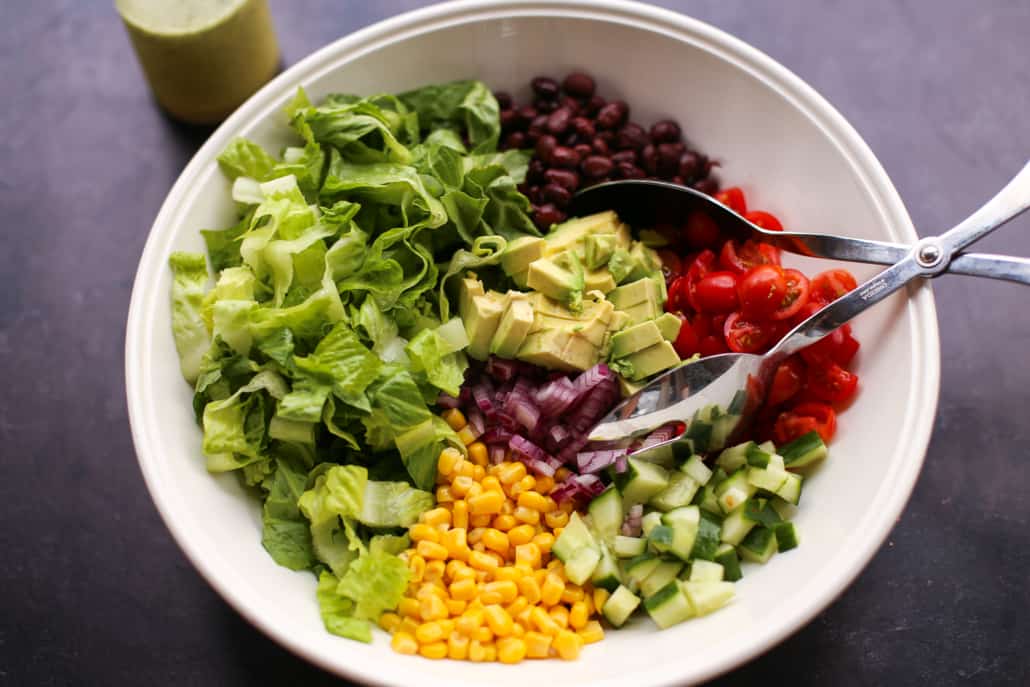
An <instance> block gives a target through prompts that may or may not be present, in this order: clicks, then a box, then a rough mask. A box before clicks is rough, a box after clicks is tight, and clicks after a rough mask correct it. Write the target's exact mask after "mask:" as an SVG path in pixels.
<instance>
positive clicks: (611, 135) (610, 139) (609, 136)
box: [597, 131, 615, 148]
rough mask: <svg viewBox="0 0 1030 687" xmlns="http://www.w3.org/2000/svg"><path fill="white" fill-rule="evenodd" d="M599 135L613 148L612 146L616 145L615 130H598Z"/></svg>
mask: <svg viewBox="0 0 1030 687" xmlns="http://www.w3.org/2000/svg"><path fill="white" fill-rule="evenodd" d="M597 137H598V138H600V139H601V140H602V141H604V142H605V143H607V144H608V147H609V148H611V147H612V146H614V145H615V132H614V131H599V132H597Z"/></svg>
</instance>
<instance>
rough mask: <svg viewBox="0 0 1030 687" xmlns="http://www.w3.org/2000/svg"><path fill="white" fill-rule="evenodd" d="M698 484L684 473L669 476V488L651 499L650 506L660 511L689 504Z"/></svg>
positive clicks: (677, 472) (674, 473)
mask: <svg viewBox="0 0 1030 687" xmlns="http://www.w3.org/2000/svg"><path fill="white" fill-rule="evenodd" d="M697 488H698V484H697V482H696V481H694V479H693V478H692V477H691V476H690V475H688V474H686V473H685V472H679V471H676V472H672V473H670V474H669V486H667V487H666V488H665V489H663V490H662V491H660V492H659V493H657V494H655V495H654V496H652V497H651V501H650V503H651V505H652V506H654V507H655V508H657V509H658V510H662V511H669V510H672V509H673V508H679V507H680V506H686V505H688V504H690V502H691V500H693V498H694V494H696V493H697Z"/></svg>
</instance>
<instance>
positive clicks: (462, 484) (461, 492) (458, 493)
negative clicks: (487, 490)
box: [451, 475, 475, 499]
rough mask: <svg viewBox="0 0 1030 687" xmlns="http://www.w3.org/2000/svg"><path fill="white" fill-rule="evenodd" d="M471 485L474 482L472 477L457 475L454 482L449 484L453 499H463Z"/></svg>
mask: <svg viewBox="0 0 1030 687" xmlns="http://www.w3.org/2000/svg"><path fill="white" fill-rule="evenodd" d="M473 484H475V481H474V480H473V479H472V477H466V476H465V475H458V476H457V477H455V478H454V481H453V482H451V494H453V495H454V497H455V498H459V499H461V498H465V495H466V494H468V493H469V489H471V488H472V485H473Z"/></svg>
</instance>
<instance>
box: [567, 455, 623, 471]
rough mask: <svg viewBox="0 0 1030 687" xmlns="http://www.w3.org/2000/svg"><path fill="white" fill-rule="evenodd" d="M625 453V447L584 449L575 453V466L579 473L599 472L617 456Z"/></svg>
mask: <svg viewBox="0 0 1030 687" xmlns="http://www.w3.org/2000/svg"><path fill="white" fill-rule="evenodd" d="M624 455H626V449H607V450H601V451H584V452H581V453H577V454H576V467H578V468H579V472H580V474H585V473H594V472H600V471H601V470H603V469H605V468H606V467H608V466H609V465H611V464H612V463H614V462H615V459H616V458H618V457H619V456H624Z"/></svg>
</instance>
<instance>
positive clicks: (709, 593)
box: [679, 582, 734, 616]
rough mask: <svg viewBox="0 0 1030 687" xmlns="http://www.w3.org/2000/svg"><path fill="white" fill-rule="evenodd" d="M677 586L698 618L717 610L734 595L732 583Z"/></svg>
mask: <svg viewBox="0 0 1030 687" xmlns="http://www.w3.org/2000/svg"><path fill="white" fill-rule="evenodd" d="M679 585H680V587H681V588H682V589H683V591H684V593H685V594H686V596H687V599H689V600H690V605H691V606H692V607H693V609H694V613H695V614H696V615H698V616H702V615H708V614H709V613H712V612H713V611H717V610H719V609H720V608H722V607H723V606H725V605H726V604H727V603H729V602H730V600H731V599H732V598H733V593H734V589H733V583H732V582H680V583H679Z"/></svg>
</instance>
